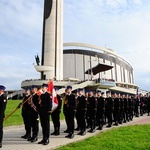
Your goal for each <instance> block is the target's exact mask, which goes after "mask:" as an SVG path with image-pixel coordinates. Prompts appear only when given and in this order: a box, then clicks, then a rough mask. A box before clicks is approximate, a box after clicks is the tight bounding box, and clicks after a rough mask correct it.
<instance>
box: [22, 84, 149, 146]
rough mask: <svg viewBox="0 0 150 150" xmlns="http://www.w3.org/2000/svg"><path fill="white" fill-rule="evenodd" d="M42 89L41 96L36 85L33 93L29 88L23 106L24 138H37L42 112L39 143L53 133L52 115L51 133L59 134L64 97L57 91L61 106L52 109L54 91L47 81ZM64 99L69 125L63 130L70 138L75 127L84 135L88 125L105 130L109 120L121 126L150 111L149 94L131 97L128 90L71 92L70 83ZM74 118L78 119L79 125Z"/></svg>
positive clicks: (43, 142)
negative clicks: (50, 91)
mask: <svg viewBox="0 0 150 150" xmlns="http://www.w3.org/2000/svg"><path fill="white" fill-rule="evenodd" d="M42 90H43V94H42V95H40V96H38V94H37V87H36V86H33V87H32V93H30V90H26V94H25V96H24V99H23V101H25V100H27V99H28V98H30V96H31V95H32V98H31V99H30V101H28V103H26V104H24V105H23V107H22V117H23V120H24V124H25V130H26V134H25V135H24V136H22V138H25V139H27V140H28V141H31V142H35V141H37V140H38V138H37V137H38V130H39V127H38V115H39V116H40V121H41V126H42V133H43V139H42V140H41V141H40V142H38V143H39V144H43V145H47V144H48V143H49V136H50V125H49V116H50V115H51V118H52V122H53V125H54V132H52V133H51V135H55V136H58V135H60V112H61V107H62V97H61V96H60V95H58V94H57V99H58V107H57V108H56V109H55V110H54V111H53V112H52V98H51V94H50V93H48V92H47V85H46V84H43V86H42ZM57 91H58V89H57V88H56V93H57ZM63 99H64V101H63V113H64V116H65V121H66V127H67V129H66V130H65V131H64V133H68V135H66V138H70V139H72V138H73V137H74V131H75V130H77V131H79V132H78V133H77V134H78V135H82V136H84V135H85V134H86V130H87V129H88V132H91V133H93V132H95V130H96V129H97V130H102V129H103V126H104V124H106V127H111V126H112V125H115V126H118V125H119V124H122V123H126V122H128V121H131V120H132V119H133V116H134V115H135V116H138V115H139V113H141V115H142V114H143V113H144V112H148V114H149V107H150V106H149V102H150V98H148V97H142V96H141V95H140V96H138V97H131V96H130V95H127V94H119V93H116V92H114V93H111V92H110V91H107V92H106V96H104V93H103V92H101V91H100V90H97V91H96V92H94V91H93V90H88V91H86V92H85V95H84V93H83V89H82V88H80V89H78V90H77V91H73V92H72V87H71V86H67V88H66V91H65V96H64V97H63ZM26 105H27V106H26ZM139 110H140V112H139ZM75 118H76V122H77V128H76V129H75V121H74V119H75ZM113 122H114V124H113ZM31 131H32V135H31Z"/></svg>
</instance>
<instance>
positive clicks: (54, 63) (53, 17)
mask: <svg viewBox="0 0 150 150" xmlns="http://www.w3.org/2000/svg"><path fill="white" fill-rule="evenodd" d="M35 68H36V70H37V71H39V72H41V79H44V80H45V79H53V78H55V79H56V80H62V79H63V0H44V16H43V39H42V58H41V66H40V65H37V66H35Z"/></svg>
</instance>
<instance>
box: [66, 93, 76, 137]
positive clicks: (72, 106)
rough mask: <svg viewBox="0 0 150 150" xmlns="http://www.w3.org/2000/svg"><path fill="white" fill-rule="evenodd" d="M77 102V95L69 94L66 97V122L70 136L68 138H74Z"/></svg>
mask: <svg viewBox="0 0 150 150" xmlns="http://www.w3.org/2000/svg"><path fill="white" fill-rule="evenodd" d="M76 107H77V102H76V99H75V95H74V94H72V93H69V94H68V95H66V100H65V107H64V112H65V115H66V120H67V123H68V132H69V134H68V135H67V136H66V137H67V138H73V137H74V117H75V112H76Z"/></svg>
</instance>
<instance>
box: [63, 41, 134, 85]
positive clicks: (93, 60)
mask: <svg viewBox="0 0 150 150" xmlns="http://www.w3.org/2000/svg"><path fill="white" fill-rule="evenodd" d="M63 59H64V61H63V62H64V64H63V66H64V69H63V71H64V75H63V76H64V78H69V77H71V78H78V79H80V80H88V79H90V80H91V79H108V80H114V81H115V82H116V84H122V85H123V86H126V85H131V86H132V85H133V86H135V85H134V75H133V67H132V66H131V65H130V64H129V63H128V62H127V61H126V60H125V59H123V58H122V57H121V56H119V55H118V54H117V53H116V52H115V51H113V50H111V49H107V48H102V47H98V46H94V45H89V44H83V43H64V50H63ZM99 63H103V64H106V65H111V66H113V68H112V69H110V70H108V71H103V72H100V73H98V74H96V75H92V74H85V72H86V71H87V70H88V69H92V68H93V67H95V66H96V65H98V64H99Z"/></svg>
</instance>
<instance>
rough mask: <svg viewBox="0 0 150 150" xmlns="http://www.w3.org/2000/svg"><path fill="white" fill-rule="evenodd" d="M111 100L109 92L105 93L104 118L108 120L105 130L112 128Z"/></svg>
mask: <svg viewBox="0 0 150 150" xmlns="http://www.w3.org/2000/svg"><path fill="white" fill-rule="evenodd" d="M113 107H114V106H113V99H112V98H111V96H110V91H106V98H105V111H106V113H105V114H106V118H107V120H108V125H107V126H106V127H107V128H110V127H111V126H112V113H113Z"/></svg>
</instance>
